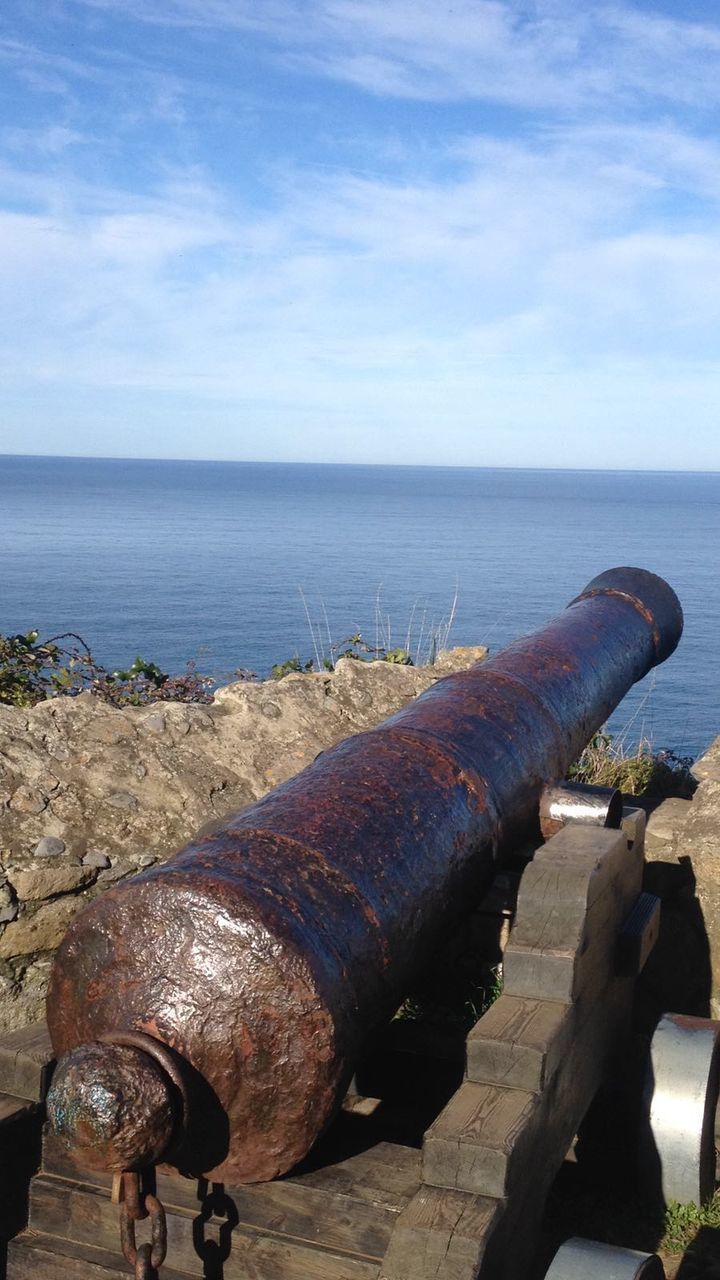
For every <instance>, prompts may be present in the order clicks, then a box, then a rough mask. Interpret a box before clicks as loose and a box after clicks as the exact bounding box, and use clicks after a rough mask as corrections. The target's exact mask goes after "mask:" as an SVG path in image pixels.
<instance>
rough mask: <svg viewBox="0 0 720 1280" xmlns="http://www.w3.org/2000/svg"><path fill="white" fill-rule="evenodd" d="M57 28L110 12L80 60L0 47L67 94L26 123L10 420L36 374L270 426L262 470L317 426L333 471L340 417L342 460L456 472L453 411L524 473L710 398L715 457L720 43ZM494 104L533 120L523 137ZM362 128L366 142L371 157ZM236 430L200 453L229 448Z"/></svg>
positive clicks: (241, 15) (636, 442) (89, 391)
mask: <svg viewBox="0 0 720 1280" xmlns="http://www.w3.org/2000/svg"><path fill="white" fill-rule="evenodd" d="M55 12H56V15H57V20H58V23H59V24H60V26H59V27H58V30H60V31H61V33H62V32H65V33H67V32H68V31H69V32H77V30H78V26H77V24H78V23H81V24H82V23H83V22H85V23H91V25H92V40H89V39H88V40H87V42H86V44H85V45H84V46H83V50H82V54H81V53H80V51H79V50H76V51H74V52H73V53H72V54H71V53H70V52H68V51H67V50H66V49H65V48H64V47H63V42H62V40H60V39H58V40H57V41H56V43H55V44H51V43H47V44H43V39H42V38H41V37H42V32H40V31H38V30H35V32H34V37H33V39H31V38H30V36H29V35H28V36H27V38H24V39H22V40H20V39H13V40H8V41H6V42H5V44H4V45H3V46H2V47H0V56H2V55H3V52H4V56H5V57H6V59H8V60H9V61H8V65H12V66H13V67H14V68H15V70H16V72H17V73H18V74H19V75H21V76H22V77H24V78H25V79H24V83H26V84H27V83H28V77H31V76H36V77H42V76H46V77H48V78H49V79H50V80H51V81H53V83H54V84H55V88H56V90H57V92H55V93H54V94H53V95H51V96H52V97H53V103H52V106H50V107H45V106H44V105H43V106H42V107H36V110H35V114H34V116H32V117H31V118H29V119H25V118H23V117H20V118H18V119H17V120H15V121H14V122H13V123H9V124H8V125H7V126H6V127H5V129H4V130H3V131H2V132H0V148H1V149H2V152H3V153H4V159H3V158H2V155H0V189H1V190H2V193H3V195H2V197H1V198H0V369H1V370H2V376H3V382H4V385H5V388H6V394H7V395H8V396H10V398H11V400H12V406H13V407H12V413H11V417H12V420H13V421H15V422H17V423H20V422H21V421H24V416H23V415H24V409H23V408H18V406H23V405H25V404H26V403H29V402H31V399H32V397H30V398H28V395H27V392H28V389H31V390H32V394H35V393H36V392H37V391H38V389H42V390H43V392H47V394H48V395H50V394H51V393H52V395H53V396H54V401H53V402H54V404H55V405H56V406H57V412H58V413H59V414H60V415H61V416H63V415H64V418H63V420H64V421H68V420H69V419H70V418H71V417H72V412H73V408H72V407H73V406H74V405H75V403H76V402H77V401H78V400H79V399H80V398H82V397H83V396H85V397H87V396H90V397H91V398H92V405H93V408H95V407H96V406H97V405H98V404H103V405H106V404H110V403H114V404H116V405H117V406H119V408H118V415H119V416H120V417H121V416H122V414H121V407H122V405H127V404H128V399H127V397H128V396H130V395H132V394H137V395H138V396H143V397H144V398H145V400H144V402H143V403H150V402H151V401H153V398H158V397H159V398H160V399H161V400H162V399H163V398H164V400H165V401H166V403H168V404H170V403H172V405H173V406H177V405H178V403H179V401H180V400H182V401H183V403H184V405H185V408H184V409H182V410H178V412H180V411H182V412H183V413H184V412H185V411H186V410H187V412H190V410H189V409H188V408H187V406H195V408H194V409H193V412H194V413H196V419H195V420H196V421H200V422H204V421H206V420H211V421H213V422H215V423H217V422H219V421H220V420H221V419H222V420H223V421H228V422H234V423H238V422H239V423H240V424H243V423H246V424H247V423H249V422H252V423H253V424H254V425H255V426H256V427H259V428H260V429H261V431H260V436H261V438H260V439H259V440H258V442H257V444H256V446H255V448H256V452H255V455H254V456H260V455H261V454H262V452H263V450H264V449H265V447H266V442H272V441H273V440H275V439H276V438H277V440H280V439H281V437H282V429H281V420H282V419H283V418H287V417H288V416H289V415H291V416H292V417H293V420H298V421H302V422H304V423H309V424H311V428H310V434H309V437H308V438H309V439H312V442H313V445H312V448H310V449H309V450H308V453H309V454H314V456H320V455H321V454H322V451H323V448H324V447H325V445H326V444H327V442H328V441H331V440H333V439H335V438H336V437H334V436H333V432H334V431H337V429H338V424H339V423H340V422H342V423H346V424H348V425H349V427H350V428H351V429H352V443H350V444H348V446H347V449H348V450H350V452H347V451H346V453H345V456H353V455H352V450H353V449H357V451H358V452H357V453H356V454H355V455H354V456H362V450H363V448H365V449H367V442H368V440H370V439H372V440H375V441H376V448H377V449H380V450H381V452H380V454H377V455H376V456H380V457H389V456H390V455H391V454H393V456H395V457H396V460H397V454H398V453H400V455H401V456H402V448H403V441H405V442H406V443H407V442H409V441H411V442H412V445H413V450H414V453H413V457H417V458H418V459H420V460H425V461H431V460H432V456H433V455H432V450H433V448H434V447H435V445H436V438H435V437H434V435H433V433H434V432H436V431H437V429H438V426H439V425H440V426H442V432H443V448H444V449H445V451H446V454H445V456H446V458H447V460H448V461H468V460H476V461H479V460H482V455H480V456H479V455H478V454H477V452H476V453H475V454H474V455H473V454H472V449H473V448H474V447H475V446H474V445H473V441H474V439H475V438H476V437H479V436H481V437H482V438H483V439H485V438H486V435H487V433H488V432H490V431H491V430H492V431H494V432H495V435H494V436H493V437H492V438H493V439H494V440H495V442H496V443H498V442H502V441H503V440H504V441H505V442H506V447H507V449H508V450H509V455H502V454H497V453H496V454H495V456H494V460H496V461H510V462H512V461H519V460H520V458H519V457H518V455H517V444H518V441H521V442H522V443H523V448H524V452H523V456H522V460H524V461H527V462H528V463H530V462H532V461H533V460H534V461H543V460H545V461H547V460H548V459H547V457H545V458H543V456H542V453H541V448H542V439H541V436H542V433H543V432H545V431H547V432H550V434H551V436H552V437H553V438H555V439H556V441H557V432H558V430H560V429H562V430H563V431H565V432H567V433H569V440H570V446H569V447H571V448H576V449H577V450H579V451H580V452H579V453H578V454H577V457H576V460H578V461H582V460H587V456H588V455H587V450H588V449H589V450H592V448H593V447H594V445H593V440H594V439H597V440H598V441H599V440H600V439H601V438H602V440H603V441H604V442H605V445H607V442H608V441H609V440H612V441H614V442H615V443H616V445H617V447H620V445H623V446H624V447H630V446H633V447H635V446H636V447H637V449H638V450H640V449H641V447H647V445H646V444H643V442H642V431H638V432H637V433H636V436H635V437H633V439H632V440H629V438H628V430H627V423H628V421H629V420H630V418H632V417H633V415H634V417H635V418H641V419H643V420H645V421H647V422H648V423H650V421H651V420H652V423H653V424H654V426H655V427H657V424H658V423H659V422H660V423H661V422H663V421H665V420H667V421H668V422H669V415H671V413H677V412H678V406H679V405H680V404H684V406H685V409H686V411H688V412H689V411H690V409H691V410H692V413H693V415H694V420H695V423H696V431H697V436H698V439H701V438H702V437H703V433H704V432H705V433H706V434H707V443H706V445H705V449H706V456H707V457H711V456H712V457H713V458H714V459H715V461H716V465H718V466H720V446H718V445H717V443H712V442H713V440H714V436H713V435H712V434H711V425H712V423H713V422H714V421H715V419H716V416H717V410H718V409H719V408H720V405H718V401H717V393H716V392H713V391H712V387H713V386H714V385H715V384H716V379H717V373H718V364H719V363H720V361H719V359H718V356H717V353H716V351H715V346H714V341H713V338H714V334H715V333H717V331H718V328H719V326H720V301H719V300H720V268H719V267H718V263H720V232H719V231H718V221H717V203H718V200H719V199H720V145H718V143H717V142H716V140H715V138H714V137H713V136H708V134H707V132H706V130H705V117H704V111H705V107H706V106H707V105H708V104H711V103H712V102H714V101H716V100H717V97H718V96H719V95H720V76H718V75H717V61H718V58H719V57H720V38H719V37H718V31H717V29H716V28H714V27H712V26H709V25H703V24H691V23H685V22H682V21H680V20H678V19H673V18H664V17H660V16H658V15H653V14H650V13H648V12H647V11H645V10H643V11H641V10H639V9H637V10H635V9H632V8H631V7H628V6H626V7H620V6H617V5H612V6H611V5H599V6H594V7H591V8H590V9H582V8H581V7H579V6H575V5H573V6H572V7H569V6H566V5H565V4H564V3H562V0H557V2H554V0H546V2H543V0H538V2H537V3H534V4H529V3H523V4H521V3H520V2H519V0H518V3H513V4H511V3H499V2H498V0H455V3H454V5H453V7H452V8H451V9H447V8H446V7H445V6H438V5H436V4H435V3H434V2H433V3H431V2H430V0H414V2H413V3H411V2H410V0H384V2H383V3H380V2H379V0H317V2H316V3H312V4H311V3H310V2H309V0H297V3H291V0H267V2H266V3H264V4H263V5H262V6H261V5H258V4H256V3H252V4H250V3H244V0H232V2H231V0H203V2H202V3H200V0H162V3H160V0H143V2H142V4H141V3H140V0H124V2H123V3H120V0H58V2H57V4H56V6H55ZM63 23H64V24H67V25H66V26H63V25H62V24H63ZM112 24H120V26H119V27H118V28H117V31H116V30H115V28H113V26H112ZM128 24H130V27H132V30H135V29H136V27H137V30H140V31H141V32H142V33H143V39H141V40H138V39H135V40H134V41H133V40H132V39H131V38H130V36H129V35H128V31H129V30H130V27H129V26H128ZM148 30H151V31H152V32H153V36H154V37H157V36H158V33H161V34H162V39H160V38H157V39H155V38H153V39H146V38H144V37H145V35H146V33H147V32H148ZM114 32H115V34H116V35H117V34H118V32H119V33H121V34H122V36H123V39H122V40H121V39H117V40H116V42H115V43H114V44H113V40H112V36H113V33H114ZM218 36H221V37H222V40H221V41H220V45H221V46H222V52H223V54H224V53H225V52H226V51H227V48H231V49H232V48H235V49H237V50H238V51H242V53H243V57H244V58H245V61H243V62H242V69H243V73H244V78H243V76H241V75H240V74H239V73H238V74H237V75H235V66H234V63H233V61H232V58H230V62H229V65H228V64H225V63H223V68H224V75H223V77H220V76H219V77H218V82H217V83H216V84H213V83H212V82H211V79H210V77H209V74H208V68H211V67H212V65H213V57H216V58H217V59H218V62H220V61H222V59H221V55H220V53H218V52H217V48H218V47H219V46H218V45H214V44H213V41H216V40H217V38H218ZM178 41H179V45H178V44H177V43H176V42H178ZM233 41H235V42H236V44H234V45H233ZM188 42H189V43H188ZM178 49H179V51H180V52H178ZM213 49H214V50H215V53H214V54H213V52H212V51H213ZM208 51H210V52H208ZM237 57H238V65H240V52H238V54H237ZM691 64H692V66H693V71H692V74H690V67H691ZM268 65H271V66H272V68H273V72H272V74H273V77H274V79H273V80H272V86H270V82H269V81H268V82H267V83H266V82H265V81H264V80H263V68H264V67H266V66H268ZM299 72H302V76H300V75H298V73H299ZM253 77H255V78H254V79H253ZM331 82H337V83H340V82H342V84H343V85H345V86H352V85H354V86H356V87H357V89H358V90H360V91H361V92H360V93H359V94H357V95H353V96H352V102H353V108H354V111H355V113H356V114H355V116H354V117H353V119H352V121H351V123H349V124H348V125H347V126H345V122H344V121H343V120H342V119H339V120H338V119H335V118H333V116H332V113H331V112H330V111H329V110H328V109H327V100H326V98H324V97H323V94H324V93H326V92H328V91H329V90H328V86H329V85H330V84H331ZM279 84H280V85H282V86H283V92H284V94H285V96H284V97H282V95H281V101H279V102H276V101H274V100H273V94H275V95H276V96H277V95H278V94H279V93H280V90H279V89H278V85H279ZM298 84H302V85H303V86H304V87H303V90H302V93H301V94H300V91H299V90H298V89H297V85H298ZM308 85H310V86H312V87H311V88H308ZM333 92H335V91H334V90H333ZM344 92H348V90H345V91H344ZM298 95H299V96H298ZM369 95H382V97H383V99H384V101H385V104H386V105H392V104H396V105H397V103H398V101H400V102H401V106H402V111H400V110H398V114H397V116H396V117H395V118H394V120H393V123H392V125H391V126H388V129H387V131H385V130H384V127H383V125H382V124H381V123H380V124H379V123H378V116H377V114H375V115H373V116H368V117H367V120H366V119H365V117H364V116H363V115H362V109H361V106H359V105H358V103H359V102H360V101H361V100H362V102H363V103H365V102H366V101H367V100H368V97H369ZM40 97H42V94H40ZM263 98H264V99H265V100H266V101H267V103H268V106H267V107H264V106H261V105H258V104H261V103H262V100H263ZM420 99H423V100H424V102H425V104H426V105H424V106H423V107H422V108H421V109H420V108H416V107H415V106H414V105H413V104H414V103H415V102H416V101H418V100H420ZM251 100H253V101H254V103H255V107H256V109H257V114H258V131H257V134H256V135H248V136H246V134H245V132H244V129H243V124H244V117H243V116H242V114H241V111H240V110H239V109H238V103H240V104H245V103H249V102H250V101H251ZM33 101H34V102H35V99H33ZM479 102H485V103H488V102H493V103H501V104H504V105H505V106H506V107H511V108H513V111H512V112H510V113H509V114H510V116H511V117H512V121H511V124H509V123H508V113H507V112H496V111H494V110H491V109H490V108H486V107H483V108H482V110H478V108H477V103H479ZM43 103H44V99H43ZM449 103H452V104H455V105H453V106H452V107H451V108H450V109H449V110H448V109H447V104H449ZM458 103H465V104H468V103H469V104H470V105H469V107H468V108H467V109H466V110H465V109H463V110H462V111H460V110H459V109H458V108H457V104H458ZM433 104H434V105H433ZM438 104H445V105H438ZM695 106H696V107H697V110H694V109H691V108H694V107H695ZM275 111H277V113H278V116H279V118H280V125H279V126H278V128H277V129H276V130H273V128H272V127H271V124H270V123H269V122H270V121H271V119H272V115H273V112H275ZM416 111H417V114H415V113H416ZM526 111H527V112H528V114H525V112H526ZM403 113H405V114H403ZM407 113H409V114H407ZM426 120H430V123H431V128H432V130H433V132H432V134H431V133H430V132H429V131H428V132H427V133H426V131H425V125H426ZM344 127H347V130H348V133H350V132H354V133H355V134H357V135H359V136H358V139H357V142H353V143H352V146H350V144H348V146H347V147H346V148H345V149H343V146H342V143H338V142H337V137H338V136H339V135H340V133H341V131H342V129H343V128H344ZM263 129H264V130H265V132H263ZM328 139H329V140H328ZM360 155H361V156H362V162H360V161H359V159H358V157H359V156H360ZM13 391H14V393H15V398H14V399H12V395H13ZM683 396H684V400H683ZM93 397H94V398H93ZM203 415H205V416H203ZM92 420H93V414H92V412H90V411H88V413H87V415H86V419H85V429H87V430H88V431H91V430H92ZM633 420H634V419H633ZM577 421H582V422H583V423H585V424H590V425H591V427H592V430H591V431H590V432H589V434H588V433H584V434H583V433H578V432H577V431H574V434H573V423H574V422H575V423H576V422H577ZM492 424H494V426H492ZM218 429H219V428H218ZM239 429H240V428H239ZM228 430H230V428H228ZM593 432H594V433H595V435H593ZM538 433H540V434H538ZM211 436H212V432H210V434H209V435H207V436H206V437H203V439H201V440H200V443H199V445H198V451H199V452H202V451H203V443H204V447H205V448H206V450H207V449H209V450H210V451H211V452H212V451H213V450H215V451H220V452H222V451H223V449H222V446H221V444H219V443H215V444H214V445H213V446H211V445H210V444H209V443H208V441H209V440H210V438H211ZM221 437H222V439H226V438H227V436H222V433H221V436H217V437H212V438H213V439H215V440H216V441H217V440H220V438H221ZM285 438H287V436H286V437H285ZM605 445H604V446H603V447H605ZM184 447H185V449H186V450H187V449H188V448H189V446H187V445H186V446H184ZM294 447H295V446H294V445H293V448H294ZM298 447H299V446H298ZM479 447H480V446H478V448H479ZM498 447H501V443H500V444H498ZM557 447H559V446H557ZM563 447H564V446H563ZM667 447H668V448H671V449H675V450H677V449H678V448H679V447H680V442H678V441H674V442H671V443H670V444H668V446H667ZM178 448H180V449H181V451H182V447H181V446H178ZM278 448H280V445H278ZM597 448H598V450H599V449H600V445H599V444H598V446H597ZM583 449H584V450H585V453H584V454H583V453H582V450H583ZM238 450H239V452H241V453H243V452H244V453H245V454H246V456H251V453H252V451H251V450H250V451H249V450H248V448H247V446H246V447H244V448H240V446H238ZM288 450H289V446H288V447H287V448H286V449H285V454H286V456H297V455H296V454H293V453H292V450H290V451H288ZM115 451H116V452H117V451H122V448H120V449H119V450H118V448H117V446H116V447H115ZM146 451H149V452H153V448H152V446H151V447H150V449H149V450H146ZM154 451H155V452H162V451H163V450H161V449H159V448H158V446H157V445H156V446H155V447H154ZM166 451H167V450H166ZM176 451H177V449H176ZM227 451H228V449H227V446H226V447H225V452H227ZM533 451H535V452H533ZM336 456H337V455H336ZM668 459H669V460H667V461H666V462H665V465H672V462H673V460H674V461H675V463H676V464H677V463H678V461H679V459H678V458H677V457H674V458H673V459H670V458H669V455H668ZM550 460H551V461H552V459H550Z"/></svg>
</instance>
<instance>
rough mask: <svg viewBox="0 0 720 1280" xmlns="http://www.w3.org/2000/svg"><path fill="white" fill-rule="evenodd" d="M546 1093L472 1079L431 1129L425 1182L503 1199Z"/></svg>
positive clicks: (532, 1134) (532, 1133)
mask: <svg viewBox="0 0 720 1280" xmlns="http://www.w3.org/2000/svg"><path fill="white" fill-rule="evenodd" d="M539 1103H540V1095H539V1094H537V1093H530V1092H529V1091H527V1090H524V1089H506V1088H503V1087H502V1086H500V1085H494V1084H475V1083H474V1082H473V1081H467V1083H466V1084H464V1085H462V1086H461V1088H460V1089H458V1091H457V1093H456V1094H455V1096H454V1097H453V1098H452V1100H451V1101H450V1102H449V1103H448V1105H447V1107H446V1108H445V1110H444V1111H443V1112H442V1114H441V1115H440V1116H438V1119H437V1120H436V1121H435V1123H434V1124H433V1125H431V1127H430V1128H429V1129H428V1131H427V1133H426V1135H425V1143H424V1146H423V1181H424V1182H425V1183H427V1184H429V1185H430V1186H436V1187H449V1188H457V1189H459V1190H462V1191H469V1192H473V1193H474V1194H477V1195H482V1196H493V1197H495V1198H497V1199H500V1198H502V1197H503V1196H505V1195H506V1193H507V1191H508V1181H509V1172H510V1169H511V1161H513V1159H514V1162H515V1163H517V1160H518V1156H519V1152H520V1155H522V1153H523V1152H524V1150H525V1148H526V1147H527V1145H528V1143H532V1141H533V1140H534V1137H535V1133H536V1129H537V1121H536V1115H537V1112H538V1108H539Z"/></svg>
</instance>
